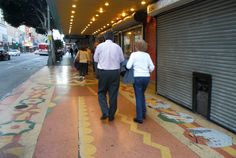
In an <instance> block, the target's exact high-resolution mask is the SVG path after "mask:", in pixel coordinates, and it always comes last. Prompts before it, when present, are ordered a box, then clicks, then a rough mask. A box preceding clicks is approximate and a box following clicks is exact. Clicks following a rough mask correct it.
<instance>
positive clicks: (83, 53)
mask: <svg viewBox="0 0 236 158" xmlns="http://www.w3.org/2000/svg"><path fill="white" fill-rule="evenodd" d="M75 60H76V61H77V62H79V75H80V76H79V78H80V79H85V75H86V65H87V64H88V60H89V57H88V53H87V50H86V48H85V47H83V48H81V50H79V51H78V52H77V53H76V56H75Z"/></svg>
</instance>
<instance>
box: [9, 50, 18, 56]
mask: <svg viewBox="0 0 236 158" xmlns="http://www.w3.org/2000/svg"><path fill="white" fill-rule="evenodd" d="M8 54H9V55H11V56H20V51H19V50H17V49H10V50H9V51H8Z"/></svg>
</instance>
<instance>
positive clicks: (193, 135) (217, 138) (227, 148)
mask: <svg viewBox="0 0 236 158" xmlns="http://www.w3.org/2000/svg"><path fill="white" fill-rule="evenodd" d="M121 90H122V91H124V93H125V96H126V97H130V100H131V101H133V102H134V101H135V100H134V98H135V96H134V93H133V88H132V86H126V85H122V86H121ZM146 100H147V105H148V107H149V112H150V113H152V114H153V115H154V116H153V118H154V119H156V120H158V122H162V123H161V125H162V126H163V127H165V128H166V129H167V130H168V131H169V132H170V133H173V134H174V135H176V133H177V131H179V132H178V136H177V137H176V138H178V139H179V140H180V141H182V142H183V143H184V144H186V145H188V146H189V148H191V149H192V150H193V151H195V152H197V153H198V154H199V155H200V156H201V157H226V158H232V157H236V145H235V142H234V144H233V139H232V137H230V136H228V135H226V134H224V133H222V132H220V131H218V130H214V129H209V128H203V126H201V125H200V124H198V123H196V122H195V121H194V119H193V117H192V116H191V115H189V114H186V113H182V112H178V111H176V110H173V109H172V108H171V103H168V101H163V99H160V98H158V97H157V96H153V95H150V94H147V95H146ZM172 104H173V103H172ZM166 122H170V123H171V124H174V125H177V126H179V127H180V128H182V129H183V131H182V132H181V130H180V129H179V130H176V127H174V126H172V125H168V124H166ZM170 129H175V130H170ZM186 138H187V139H186ZM184 140H185V141H184ZM189 141H191V142H192V143H193V144H194V145H197V146H199V147H201V148H202V149H201V150H197V148H195V146H192V145H189ZM204 146H208V147H209V148H206V147H204ZM210 149H213V150H215V151H216V152H210V153H209V151H211V150H210ZM203 151H204V152H203ZM206 153H207V154H206Z"/></svg>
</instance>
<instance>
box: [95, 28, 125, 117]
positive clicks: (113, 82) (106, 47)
mask: <svg viewBox="0 0 236 158" xmlns="http://www.w3.org/2000/svg"><path fill="white" fill-rule="evenodd" d="M113 38H114V35H113V33H112V32H107V33H106V34H105V39H106V41H105V42H103V43H100V44H99V45H98V46H97V48H96V50H95V54H94V61H95V62H97V63H98V65H97V68H98V101H99V104H100V107H101V111H102V116H101V118H100V119H101V120H105V119H106V118H108V117H109V121H113V120H114V117H115V113H116V110H117V96H118V92H119V86H120V64H121V62H122V61H124V55H123V51H122V49H121V47H120V46H119V45H117V44H116V43H114V42H113V41H112V40H113ZM107 92H108V96H109V104H108V101H107V97H106V95H107Z"/></svg>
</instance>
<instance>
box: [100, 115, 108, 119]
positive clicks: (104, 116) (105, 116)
mask: <svg viewBox="0 0 236 158" xmlns="http://www.w3.org/2000/svg"><path fill="white" fill-rule="evenodd" d="M107 118H108V116H107V115H102V116H101V118H100V119H101V120H105V119H107Z"/></svg>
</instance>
